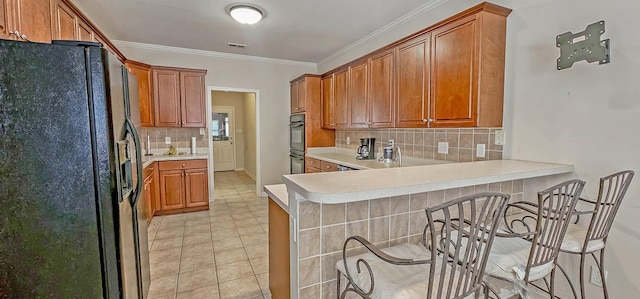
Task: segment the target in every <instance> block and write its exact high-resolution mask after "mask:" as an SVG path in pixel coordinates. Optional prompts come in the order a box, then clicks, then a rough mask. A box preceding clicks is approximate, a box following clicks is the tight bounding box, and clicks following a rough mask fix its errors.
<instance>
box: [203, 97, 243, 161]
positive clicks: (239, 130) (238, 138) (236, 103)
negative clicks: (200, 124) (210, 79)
mask: <svg viewBox="0 0 640 299" xmlns="http://www.w3.org/2000/svg"><path fill="white" fill-rule="evenodd" d="M211 105H212V106H214V107H215V106H226V107H233V108H234V109H233V110H234V111H233V117H234V120H233V126H234V130H235V139H234V142H235V146H236V152H235V159H236V170H241V169H244V157H245V153H244V148H245V146H244V141H245V136H244V135H245V134H244V131H245V126H244V124H245V115H244V93H242V92H232V91H229V92H227V91H216V90H214V91H212V92H211Z"/></svg>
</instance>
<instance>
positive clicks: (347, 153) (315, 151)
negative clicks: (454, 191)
mask: <svg viewBox="0 0 640 299" xmlns="http://www.w3.org/2000/svg"><path fill="white" fill-rule="evenodd" d="M306 156H307V157H309V158H314V159H318V160H323V161H327V162H331V163H335V164H338V165H343V166H347V167H351V168H355V169H384V168H397V167H399V165H398V163H382V162H379V161H378V160H358V159H356V156H357V153H356V152H355V151H354V150H351V149H345V148H336V147H313V148H308V149H307V155H306ZM445 163H451V162H447V161H441V160H433V159H420V158H414V157H409V156H407V157H403V160H402V166H403V167H406V166H421V165H434V164H445Z"/></svg>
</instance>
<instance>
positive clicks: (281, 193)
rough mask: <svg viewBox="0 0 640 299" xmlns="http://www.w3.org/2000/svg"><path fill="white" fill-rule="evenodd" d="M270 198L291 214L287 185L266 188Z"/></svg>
mask: <svg viewBox="0 0 640 299" xmlns="http://www.w3.org/2000/svg"><path fill="white" fill-rule="evenodd" d="M264 191H265V192H267V194H268V195H269V198H271V199H273V200H274V201H275V202H276V203H277V204H278V205H279V206H280V207H281V208H282V209H284V210H285V211H287V212H289V194H288V193H287V186H286V185H285V184H277V185H267V186H264Z"/></svg>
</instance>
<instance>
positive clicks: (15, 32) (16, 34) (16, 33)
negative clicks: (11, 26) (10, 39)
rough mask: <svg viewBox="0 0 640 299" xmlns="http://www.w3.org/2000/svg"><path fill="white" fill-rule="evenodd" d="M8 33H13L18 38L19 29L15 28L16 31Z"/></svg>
mask: <svg viewBox="0 0 640 299" xmlns="http://www.w3.org/2000/svg"><path fill="white" fill-rule="evenodd" d="M9 34H13V35H15V36H16V37H17V38H20V31H18V30H16V31H9Z"/></svg>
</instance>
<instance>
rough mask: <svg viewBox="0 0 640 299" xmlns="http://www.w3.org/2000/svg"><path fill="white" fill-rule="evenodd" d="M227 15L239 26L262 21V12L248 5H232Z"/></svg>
mask: <svg viewBox="0 0 640 299" xmlns="http://www.w3.org/2000/svg"><path fill="white" fill-rule="evenodd" d="M229 14H230V15H231V17H233V19H235V20H236V21H238V23H240V24H249V25H251V24H255V23H258V22H259V21H260V20H262V10H260V9H258V8H257V7H253V6H250V5H245V4H242V5H234V6H232V7H231V8H230V9H229Z"/></svg>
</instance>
